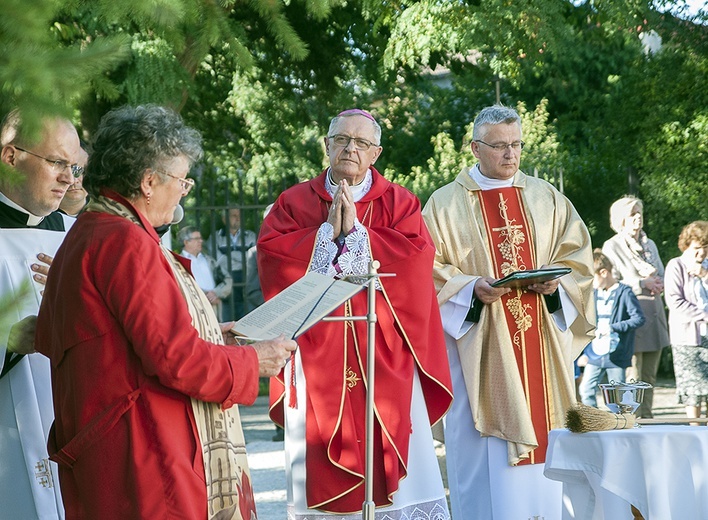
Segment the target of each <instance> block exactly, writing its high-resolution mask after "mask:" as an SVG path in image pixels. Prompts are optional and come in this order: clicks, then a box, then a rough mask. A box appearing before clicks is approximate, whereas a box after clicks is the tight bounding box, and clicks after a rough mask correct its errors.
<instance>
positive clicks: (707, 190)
mask: <svg viewBox="0 0 708 520" xmlns="http://www.w3.org/2000/svg"><path fill="white" fill-rule="evenodd" d="M647 144H648V148H649V149H651V150H652V152H651V154H650V155H649V156H647V157H646V158H645V161H646V162H647V164H645V165H644V169H645V171H646V174H645V175H644V176H643V178H642V192H643V193H644V199H645V201H646V203H647V204H648V205H650V207H652V208H655V211H656V215H655V216H654V218H652V236H653V237H654V240H655V241H657V243H659V244H661V245H662V251H663V253H664V258H665V259H668V258H672V257H674V256H678V255H679V254H680V252H679V250H678V249H677V246H676V240H677V239H678V235H679V233H680V232H681V228H682V227H683V226H684V225H686V224H688V223H689V222H692V221H694V220H708V203H707V202H706V201H708V111H705V110H704V111H703V112H702V113H699V114H696V116H695V118H694V119H693V120H692V121H690V122H688V124H686V125H683V124H681V123H679V122H678V121H674V122H671V123H667V124H665V125H663V126H662V128H661V131H660V133H658V134H657V135H656V136H655V137H654V138H653V139H652V140H651V141H650V142H649V143H647Z"/></svg>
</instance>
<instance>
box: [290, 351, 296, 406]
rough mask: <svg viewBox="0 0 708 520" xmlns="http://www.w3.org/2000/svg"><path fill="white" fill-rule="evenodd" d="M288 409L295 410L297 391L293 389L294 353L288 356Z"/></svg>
mask: <svg viewBox="0 0 708 520" xmlns="http://www.w3.org/2000/svg"><path fill="white" fill-rule="evenodd" d="M288 406H289V407H290V408H297V391H296V389H295V353H292V354H291V355H290V399H289V400H288Z"/></svg>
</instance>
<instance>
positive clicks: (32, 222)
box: [0, 192, 44, 227]
mask: <svg viewBox="0 0 708 520" xmlns="http://www.w3.org/2000/svg"><path fill="white" fill-rule="evenodd" d="M0 202H3V203H5V204H7V205H8V206H10V207H11V208H12V209H16V210H17V211H20V212H22V213H24V214H25V215H27V225H28V226H31V227H34V226H38V225H39V223H40V222H42V221H43V220H44V217H38V216H37V215H33V214H32V213H30V212H29V211H27V210H26V209H25V208H23V207H22V206H18V205H17V204H15V203H14V202H12V201H11V200H10V199H8V198H7V196H6V195H5V194H4V193H2V192H0Z"/></svg>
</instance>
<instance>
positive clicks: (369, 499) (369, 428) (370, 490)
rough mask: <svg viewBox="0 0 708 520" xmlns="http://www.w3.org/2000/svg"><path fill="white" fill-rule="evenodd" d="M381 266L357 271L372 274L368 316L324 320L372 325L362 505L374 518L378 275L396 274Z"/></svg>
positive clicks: (366, 517) (366, 518)
mask: <svg viewBox="0 0 708 520" xmlns="http://www.w3.org/2000/svg"><path fill="white" fill-rule="evenodd" d="M380 266H381V264H380V263H379V262H378V261H377V260H372V261H371V262H369V272H368V274H367V275H357V276H356V278H368V279H369V281H368V282H367V295H368V306H367V314H366V316H330V317H327V318H323V319H322V321H364V320H366V322H367V325H368V328H367V331H366V374H367V380H368V385H367V392H366V470H365V474H364V486H365V494H364V503H363V504H362V508H361V518H362V520H374V513H375V509H376V504H375V502H374V421H375V417H374V367H375V363H374V357H375V352H376V350H375V343H374V342H375V338H376V279H377V278H380V277H382V276H396V275H395V274H393V273H390V274H379V273H378V272H377V271H376V270H377V269H378V268H379V267H380Z"/></svg>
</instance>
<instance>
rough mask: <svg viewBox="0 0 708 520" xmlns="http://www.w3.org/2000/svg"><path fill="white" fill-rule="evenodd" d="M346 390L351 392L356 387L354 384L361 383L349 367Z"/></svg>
mask: <svg viewBox="0 0 708 520" xmlns="http://www.w3.org/2000/svg"><path fill="white" fill-rule="evenodd" d="M346 380H347V390H349V391H350V392H351V390H352V388H354V387H355V386H356V384H357V383H358V382H359V381H361V378H360V377H358V376H357V375H356V372H354V371H353V370H352V369H351V367H347V377H346Z"/></svg>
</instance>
